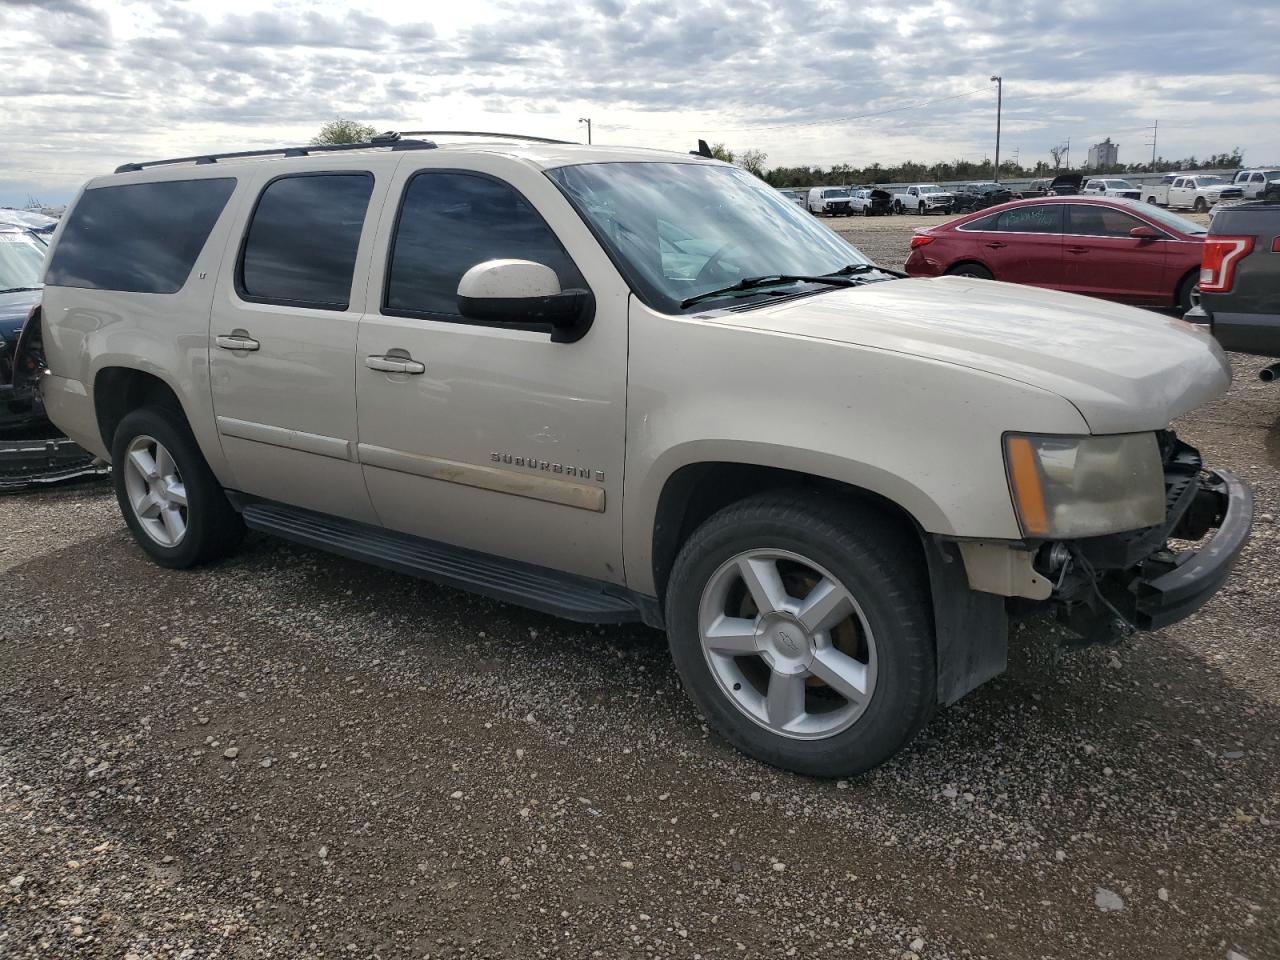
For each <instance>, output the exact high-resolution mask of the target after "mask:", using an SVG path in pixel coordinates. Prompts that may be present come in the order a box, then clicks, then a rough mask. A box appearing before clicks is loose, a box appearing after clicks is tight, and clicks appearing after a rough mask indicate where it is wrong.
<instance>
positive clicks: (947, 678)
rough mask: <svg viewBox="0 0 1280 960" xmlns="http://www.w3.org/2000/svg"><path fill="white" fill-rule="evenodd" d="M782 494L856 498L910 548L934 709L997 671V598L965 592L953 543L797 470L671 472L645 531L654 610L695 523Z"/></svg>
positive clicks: (1000, 634) (882, 498)
mask: <svg viewBox="0 0 1280 960" xmlns="http://www.w3.org/2000/svg"><path fill="white" fill-rule="evenodd" d="M783 489H811V490H813V491H814V493H815V494H816V495H825V496H831V497H838V498H852V499H856V500H857V501H859V502H861V503H864V504H866V505H868V506H870V507H872V508H874V509H875V510H876V511H877V512H879V513H881V514H882V515H883V516H885V517H886V518H888V519H889V520H890V521H891V522H892V523H893V524H894V525H895V526H896V527H897V528H898V530H900V531H901V533H902V535H903V537H904V539H906V540H907V541H908V542H910V543H912V544H914V545H915V547H916V548H917V549H918V554H917V557H918V560H919V562H920V564H921V565H922V567H923V571H924V573H925V577H926V581H927V583H928V585H929V591H930V596H931V599H932V609H931V611H930V614H931V618H932V624H933V629H934V650H935V656H936V658H937V659H936V668H937V672H936V676H937V699H938V702H939V703H943V704H948V703H953V702H954V701H956V700H958V699H959V698H960V697H962V696H964V695H965V694H966V693H968V692H969V691H970V690H972V689H974V688H975V687H977V686H978V685H979V684H981V683H983V682H985V681H986V680H989V679H991V678H992V677H994V676H996V675H998V674H1000V673H1002V672H1003V671H1004V669H1005V665H1006V663H1007V657H1008V616H1007V614H1006V611H1005V602H1004V598H1003V597H1000V596H997V595H995V594H989V593H979V592H977V591H974V590H972V589H971V588H970V587H969V581H968V576H967V574H966V572H965V566H964V560H963V558H962V557H961V555H960V552H959V549H958V547H957V546H956V545H955V543H953V542H950V541H947V540H945V539H942V538H939V537H937V536H934V535H933V534H930V533H928V532H926V528H925V526H924V525H923V523H922V522H921V519H920V518H919V517H918V516H916V515H915V513H913V512H912V510H910V509H908V508H907V507H906V506H904V505H903V504H902V503H900V502H898V500H897V499H895V498H893V497H890V496H887V495H886V494H885V493H883V492H879V491H876V490H873V489H870V488H869V487H866V486H860V485H858V484H856V483H851V482H848V481H845V480H839V479H835V478H833V477H830V476H825V475H822V474H817V473H811V472H806V471H802V470H792V469H784V468H779V467H767V466H763V465H760V464H755V463H746V462H736V461H724V460H708V461H699V462H695V463H688V464H685V465H683V466H681V467H679V468H678V469H676V470H675V471H673V472H672V473H671V475H670V476H668V477H667V479H666V481H665V483H664V484H663V487H662V491H661V493H660V495H659V496H658V500H657V506H656V511H655V514H654V518H653V525H652V527H651V530H652V547H651V562H652V565H653V569H652V576H653V583H654V586H655V595H656V596H657V598H658V604H659V608H662V607H663V606H664V605H665V602H666V594H667V584H668V580H669V577H670V574H671V569H672V567H673V565H674V563H675V559H676V556H677V554H678V553H679V551H680V548H681V546H682V545H683V544H684V543H685V541H686V540H687V539H688V538H689V536H690V535H691V534H692V533H693V532H694V530H696V529H697V528H698V526H699V525H701V524H702V523H703V522H704V521H705V520H707V519H708V518H709V517H711V516H712V515H714V514H715V513H717V512H719V511H720V510H722V509H724V508H725V507H728V506H730V505H731V504H733V503H736V502H738V501H740V500H742V499H745V498H747V497H750V496H753V495H755V494H758V493H763V492H767V491H770V490H783Z"/></svg>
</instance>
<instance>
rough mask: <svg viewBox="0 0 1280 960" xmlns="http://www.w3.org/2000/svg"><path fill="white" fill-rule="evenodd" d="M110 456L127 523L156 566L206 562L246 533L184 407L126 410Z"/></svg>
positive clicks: (234, 543) (192, 564) (121, 509)
mask: <svg viewBox="0 0 1280 960" xmlns="http://www.w3.org/2000/svg"><path fill="white" fill-rule="evenodd" d="M111 462H112V463H113V464H114V470H113V471H112V472H113V474H114V478H115V488H116V499H117V500H118V501H119V502H120V511H121V513H123V514H124V519H125V523H127V524H128V525H129V529H130V531H132V533H133V537H134V539H135V540H137V541H138V545H139V546H140V547H142V549H143V550H145V551H146V552H147V554H148V555H149V556H150V557H151V559H152V560H154V561H155V562H156V563H158V564H160V565H161V566H163V567H174V568H185V567H194V566H196V565H198V564H201V563H207V562H208V561H210V560H215V559H217V558H218V557H221V556H223V555H224V554H226V553H228V552H230V551H231V550H232V549H234V548H235V546H236V545H237V544H238V543H239V542H240V539H241V537H243V536H244V523H243V522H242V521H241V519H240V515H239V514H238V513H236V511H235V508H234V507H232V506H231V503H230V501H229V500H227V496H226V494H225V493H224V492H223V490H222V486H221V484H219V483H218V480H217V478H216V477H215V476H214V475H213V471H212V470H210V469H209V465H208V463H206V462H205V459H204V455H203V454H202V453H201V452H200V447H199V446H198V445H197V444H196V439H195V437H194V436H192V434H191V429H190V427H188V426H187V423H186V420H185V419H184V418H183V416H182V414H181V413H179V412H177V411H173V410H169V409H167V408H163V407H144V408H142V409H140V410H135V411H133V412H132V413H130V414H129V415H128V416H126V417H125V418H124V419H123V420H121V421H120V425H119V427H117V428H116V435H115V440H114V442H113V443H112V445H111Z"/></svg>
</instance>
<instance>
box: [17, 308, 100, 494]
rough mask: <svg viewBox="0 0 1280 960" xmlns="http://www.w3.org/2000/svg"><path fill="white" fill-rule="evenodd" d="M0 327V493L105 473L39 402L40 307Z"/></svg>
mask: <svg viewBox="0 0 1280 960" xmlns="http://www.w3.org/2000/svg"><path fill="white" fill-rule="evenodd" d="M7 306H8V307H9V309H10V311H11V312H12V311H13V309H14V308H15V307H25V310H24V311H23V312H22V313H19V314H18V315H17V317H16V318H13V317H11V318H9V319H10V322H9V323H4V324H0V491H6V490H16V489H21V488H23V487H29V486H34V485H39V484H46V483H57V482H60V481H63V480H71V479H74V478H76V477H85V476H95V475H101V474H105V473H107V472H108V470H109V469H110V468H109V467H108V466H107V465H106V464H104V463H102V462H101V461H99V460H98V459H97V458H96V457H94V455H93V454H91V453H89V452H88V451H87V450H85V449H84V448H83V447H81V446H79V445H77V444H75V443H73V442H72V441H71V440H68V439H67V438H66V437H65V436H63V435H62V434H61V433H60V432H59V431H58V429H57V427H55V426H54V425H53V424H52V423H50V422H49V419H48V417H46V416H45V412H44V403H43V402H42V400H41V398H40V389H39V385H40V378H41V377H42V376H44V374H45V372H46V370H45V363H44V349H43V343H42V342H41V327H40V307H39V304H13V303H10V304H8V305H7ZM0 319H3V318H0Z"/></svg>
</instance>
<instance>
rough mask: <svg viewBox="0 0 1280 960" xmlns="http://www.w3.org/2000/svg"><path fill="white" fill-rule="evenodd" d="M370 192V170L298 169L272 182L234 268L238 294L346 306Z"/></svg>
mask: <svg viewBox="0 0 1280 960" xmlns="http://www.w3.org/2000/svg"><path fill="white" fill-rule="evenodd" d="M372 192H373V176H372V175H371V174H368V173H322V174H299V175H296V176H285V177H280V178H279V179H276V180H272V181H271V182H270V183H268V184H267V186H266V187H265V188H264V189H263V191H262V195H261V196H260V197H259V198H258V205H257V207H255V208H254V211H253V217H252V219H251V220H250V221H249V230H248V232H247V233H246V234H245V238H244V248H243V250H242V251H241V253H240V262H239V264H238V265H237V269H236V289H237V291H238V292H239V294H240V296H241V297H242V298H243V299H245V300H249V301H252V302H254V303H278V304H282V305H284V306H291V307H316V308H319V309H322V310H346V309H347V307H348V306H349V305H350V303H351V278H352V276H353V275H354V274H355V266H356V250H357V249H358V248H359V246H360V234H361V232H362V231H363V230H364V218H365V214H366V213H367V212H368V209H369V196H370V194H371V193H372Z"/></svg>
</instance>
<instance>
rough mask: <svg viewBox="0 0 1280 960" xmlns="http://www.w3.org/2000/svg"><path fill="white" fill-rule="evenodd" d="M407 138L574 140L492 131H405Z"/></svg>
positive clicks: (546, 141)
mask: <svg viewBox="0 0 1280 960" xmlns="http://www.w3.org/2000/svg"><path fill="white" fill-rule="evenodd" d="M404 136H406V137H497V138H498V139H500V140H527V141H528V142H529V143H573V142H574V141H572V140H552V139H551V138H550V137H531V136H528V135H527V134H523V133H494V132H493V131H492V130H405V131H404Z"/></svg>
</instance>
